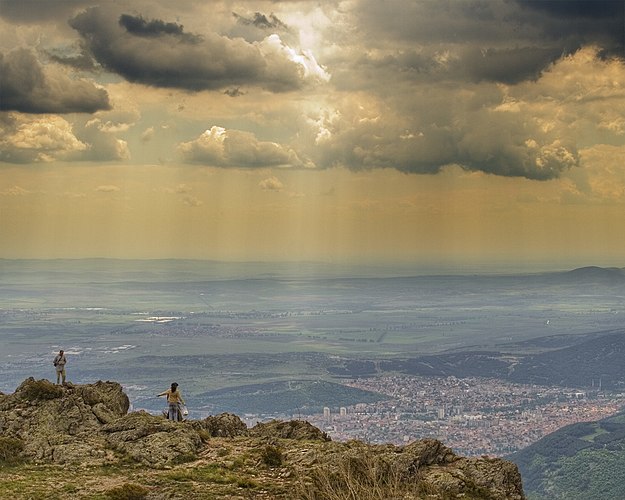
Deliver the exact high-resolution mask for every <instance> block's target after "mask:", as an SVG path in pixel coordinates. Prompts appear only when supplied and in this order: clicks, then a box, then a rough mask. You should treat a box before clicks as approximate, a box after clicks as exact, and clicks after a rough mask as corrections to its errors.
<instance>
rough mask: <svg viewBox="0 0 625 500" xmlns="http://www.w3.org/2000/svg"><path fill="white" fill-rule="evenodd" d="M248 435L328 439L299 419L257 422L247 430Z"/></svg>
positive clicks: (324, 434)
mask: <svg viewBox="0 0 625 500" xmlns="http://www.w3.org/2000/svg"><path fill="white" fill-rule="evenodd" d="M249 434H250V436H255V437H264V438H282V439H299V440H301V439H305V440H308V441H330V438H329V437H328V435H327V434H326V433H325V432H323V431H321V430H319V429H317V427H315V426H314V425H312V424H310V423H308V422H303V421H301V420H291V421H289V422H282V421H279V420H273V421H271V422H267V423H263V422H259V423H258V424H256V425H255V426H254V427H252V428H251V429H250V431H249Z"/></svg>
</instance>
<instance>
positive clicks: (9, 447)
mask: <svg viewBox="0 0 625 500" xmlns="http://www.w3.org/2000/svg"><path fill="white" fill-rule="evenodd" d="M23 451H24V442H23V441H22V440H21V439H16V438H11V437H3V436H0V465H14V464H17V463H20V462H21V461H22V460H23V455H22V452H23Z"/></svg>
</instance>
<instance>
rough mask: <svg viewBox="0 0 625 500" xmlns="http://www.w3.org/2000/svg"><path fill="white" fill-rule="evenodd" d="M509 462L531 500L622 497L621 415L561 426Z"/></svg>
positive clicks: (624, 438) (624, 439) (624, 447)
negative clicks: (518, 471)
mask: <svg viewBox="0 0 625 500" xmlns="http://www.w3.org/2000/svg"><path fill="white" fill-rule="evenodd" d="M508 458H509V459H510V460H511V461H513V462H514V463H516V464H517V465H518V466H519V470H520V471H521V475H522V476H523V484H524V487H525V491H526V493H527V495H528V498H530V499H536V500H547V499H549V500H558V499H561V500H564V499H567V500H605V499H612V498H614V499H616V498H625V483H623V477H625V413H621V414H619V415H616V416H613V417H610V418H607V419H604V420H600V421H597V422H584V423H579V424H573V425H569V426H567V427H563V428H562V429H559V430H557V431H556V432H553V433H551V434H549V435H548V436H545V437H544V438H543V439H541V440H539V441H537V442H536V443H534V444H532V445H531V446H528V447H527V448H525V449H523V450H521V451H519V452H517V453H515V454H513V455H511V456H510V457H508Z"/></svg>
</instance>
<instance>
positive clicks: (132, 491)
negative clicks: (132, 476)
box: [106, 483, 150, 500]
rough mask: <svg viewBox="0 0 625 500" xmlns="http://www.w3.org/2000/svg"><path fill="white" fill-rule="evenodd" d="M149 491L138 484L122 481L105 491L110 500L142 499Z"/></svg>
mask: <svg viewBox="0 0 625 500" xmlns="http://www.w3.org/2000/svg"><path fill="white" fill-rule="evenodd" d="M149 492H150V491H149V490H148V489H147V488H144V487H143V486H141V485H138V484H132V483H124V484H122V485H121V486H118V487H117V488H113V489H112V490H109V491H107V492H106V496H107V497H109V498H111V499H112V500H143V499H144V498H146V497H147V496H148V493H149Z"/></svg>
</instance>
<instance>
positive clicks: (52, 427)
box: [0, 378, 129, 463]
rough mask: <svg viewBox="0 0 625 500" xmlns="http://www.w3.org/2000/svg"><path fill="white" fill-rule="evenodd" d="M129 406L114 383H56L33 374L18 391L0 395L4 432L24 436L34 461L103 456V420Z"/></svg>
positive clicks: (26, 449) (0, 420)
mask: <svg viewBox="0 0 625 500" xmlns="http://www.w3.org/2000/svg"><path fill="white" fill-rule="evenodd" d="M128 407H129V401H128V397H127V396H126V395H125V394H124V392H123V391H122V388H121V386H120V385H119V384H117V383H115V382H97V383H96V384H91V385H88V386H74V385H72V384H68V385H66V386H56V385H54V384H52V383H51V382H49V381H47V380H35V379H33V378H29V379H27V380H25V381H24V382H22V384H21V385H20V386H19V387H18V388H17V389H16V391H15V393H13V394H10V395H3V396H0V432H1V433H2V436H5V437H12V438H17V439H20V440H21V441H22V442H23V443H24V454H25V455H26V456H27V457H30V458H32V459H34V460H38V461H47V462H56V463H67V462H76V461H85V460H87V461H88V460H99V459H104V458H106V456H107V449H106V446H105V442H104V439H103V435H102V434H101V433H100V428H101V426H102V424H103V422H107V421H113V420H115V419H117V418H120V417H121V416H123V415H124V414H126V412H127V411H128Z"/></svg>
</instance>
